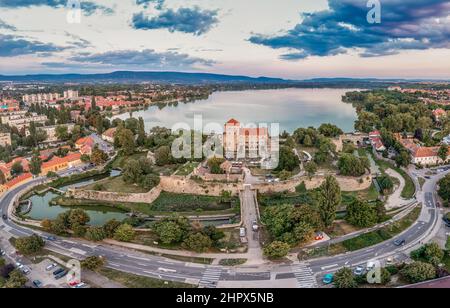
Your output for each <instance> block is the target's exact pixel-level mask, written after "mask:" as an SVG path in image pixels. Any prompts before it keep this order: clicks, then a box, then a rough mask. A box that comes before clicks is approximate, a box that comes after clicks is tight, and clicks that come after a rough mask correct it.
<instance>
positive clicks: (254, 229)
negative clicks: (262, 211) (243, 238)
mask: <svg viewBox="0 0 450 308" xmlns="http://www.w3.org/2000/svg"><path fill="white" fill-rule="evenodd" d="M258 229H259V226H258V222H257V221H256V220H254V221H253V223H252V230H253V231H255V232H256V231H258Z"/></svg>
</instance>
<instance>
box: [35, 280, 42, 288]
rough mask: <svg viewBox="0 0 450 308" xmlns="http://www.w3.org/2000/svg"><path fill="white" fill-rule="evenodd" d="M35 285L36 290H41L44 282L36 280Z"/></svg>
mask: <svg viewBox="0 0 450 308" xmlns="http://www.w3.org/2000/svg"><path fill="white" fill-rule="evenodd" d="M33 285H34V286H35V287H36V288H41V287H42V282H40V281H39V280H35V281H33Z"/></svg>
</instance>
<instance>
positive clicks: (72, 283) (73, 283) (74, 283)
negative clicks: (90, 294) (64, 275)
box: [69, 281, 80, 287]
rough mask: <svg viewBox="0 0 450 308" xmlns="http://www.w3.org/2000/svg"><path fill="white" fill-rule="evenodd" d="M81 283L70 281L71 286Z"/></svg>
mask: <svg viewBox="0 0 450 308" xmlns="http://www.w3.org/2000/svg"><path fill="white" fill-rule="evenodd" d="M79 283H80V282H79V281H71V282H69V286H71V287H75V286H76V285H78V284H79Z"/></svg>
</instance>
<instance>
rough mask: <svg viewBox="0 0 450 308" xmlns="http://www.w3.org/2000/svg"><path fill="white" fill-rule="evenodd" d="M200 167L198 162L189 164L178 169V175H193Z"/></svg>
mask: <svg viewBox="0 0 450 308" xmlns="http://www.w3.org/2000/svg"><path fill="white" fill-rule="evenodd" d="M198 165H199V163H197V162H191V163H187V164H185V165H183V166H181V167H180V168H178V170H177V175H181V176H187V175H189V174H191V173H192V172H193V171H194V169H195V168H197V167H198Z"/></svg>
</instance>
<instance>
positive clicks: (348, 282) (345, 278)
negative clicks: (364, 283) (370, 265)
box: [333, 267, 358, 289]
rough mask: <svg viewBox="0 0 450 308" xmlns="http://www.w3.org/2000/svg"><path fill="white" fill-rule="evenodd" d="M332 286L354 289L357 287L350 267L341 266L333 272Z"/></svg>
mask: <svg viewBox="0 0 450 308" xmlns="http://www.w3.org/2000/svg"><path fill="white" fill-rule="evenodd" d="M333 283H334V286H335V287H336V288H338V289H354V288H357V287H358V282H357V281H356V277H355V275H353V272H352V270H351V269H350V268H348V267H344V268H341V269H340V270H338V271H337V272H336V274H334V280H333Z"/></svg>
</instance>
